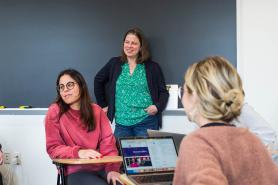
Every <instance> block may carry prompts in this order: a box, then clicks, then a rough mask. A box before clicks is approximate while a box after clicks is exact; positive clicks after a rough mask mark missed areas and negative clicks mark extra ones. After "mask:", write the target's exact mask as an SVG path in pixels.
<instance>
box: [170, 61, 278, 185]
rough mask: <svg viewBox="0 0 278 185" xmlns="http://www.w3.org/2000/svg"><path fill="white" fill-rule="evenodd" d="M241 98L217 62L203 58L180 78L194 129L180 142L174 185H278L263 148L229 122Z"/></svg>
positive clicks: (231, 72) (238, 86) (230, 73)
mask: <svg viewBox="0 0 278 185" xmlns="http://www.w3.org/2000/svg"><path fill="white" fill-rule="evenodd" d="M243 100H244V94H243V89H242V82H241V79H240V77H239V75H238V73H237V71H236V69H235V68H234V67H233V66H232V65H231V64H230V63H229V62H228V61H227V60H226V59H224V58H222V57H218V56H215V57H208V58H205V59H204V60H201V61H200V62H198V63H195V64H193V65H191V66H190V67H189V68H188V70H187V72H186V74H185V83H184V92H183V96H182V103H183V106H184V110H185V112H186V115H187V117H188V119H189V120H191V121H193V122H195V123H196V124H197V125H198V126H199V127H200V129H198V130H196V131H194V132H192V133H191V134H189V135H188V136H187V137H185V139H184V140H183V141H182V143H181V146H180V150H179V158H178V161H177V167H176V170H175V177H174V184H177V185H181V184H186V185H190V184H208V185H211V184H213V185H224V184H227V185H228V184H229V185H249V184H252V185H262V184H269V185H270V184H271V185H272V184H273V185H274V184H278V175H277V174H278V167H277V166H276V165H275V164H274V162H273V161H272V159H271V157H270V154H269V153H268V151H267V149H266V147H265V146H264V144H263V143H262V142H261V141H260V140H259V139H258V138H257V137H256V136H255V135H254V134H252V133H251V132H250V131H249V130H248V129H246V128H238V127H235V126H234V125H233V124H231V121H232V120H233V119H235V118H236V117H237V116H239V114H240V112H241V108H242V105H243Z"/></svg>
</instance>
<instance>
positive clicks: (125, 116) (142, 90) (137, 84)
mask: <svg viewBox="0 0 278 185" xmlns="http://www.w3.org/2000/svg"><path fill="white" fill-rule="evenodd" d="M115 99H116V102H115V108H116V110H115V119H116V120H115V121H116V123H118V124H121V125H124V126H131V125H134V124H136V123H138V122H140V121H142V120H143V119H144V118H146V117H147V116H148V114H147V112H146V111H144V109H146V108H147V107H148V106H150V105H152V99H151V95H150V92H149V88H148V84H147V78H146V71H145V66H144V64H137V65H136V68H135V69H134V71H133V74H132V75H130V72H129V65H128V64H127V63H125V64H124V65H122V72H121V75H120V76H119V78H118V80H117V82H116V97H115Z"/></svg>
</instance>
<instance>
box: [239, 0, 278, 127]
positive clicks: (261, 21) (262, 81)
mask: <svg viewBox="0 0 278 185" xmlns="http://www.w3.org/2000/svg"><path fill="white" fill-rule="evenodd" d="M277 10H278V1H277V0H238V1H237V33H238V43H237V47H238V61H237V62H238V70H239V73H240V75H241V76H242V78H243V84H244V89H245V92H246V100H247V102H249V103H250V104H251V105H252V106H253V107H254V108H255V109H256V111H257V112H259V113H260V114H261V115H262V116H263V117H264V118H265V119H266V120H267V121H268V122H269V123H270V124H271V125H272V127H273V128H274V129H275V130H276V131H278V113H277V110H278V83H277V81H276V79H278V71H277V69H278V24H277V22H278V11H277Z"/></svg>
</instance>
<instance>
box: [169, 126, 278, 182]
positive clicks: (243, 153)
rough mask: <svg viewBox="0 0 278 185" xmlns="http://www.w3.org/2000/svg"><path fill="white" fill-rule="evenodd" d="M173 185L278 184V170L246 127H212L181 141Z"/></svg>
mask: <svg viewBox="0 0 278 185" xmlns="http://www.w3.org/2000/svg"><path fill="white" fill-rule="evenodd" d="M174 184H175V185H183V184H186V185H192V184H194V185H205V184H207V185H228V184H229V185H278V167H277V166H276V165H275V164H274V163H273V162H272V159H271V157H270V154H269V153H268V151H267V150H266V148H265V146H264V145H263V144H262V143H261V141H260V140H259V139H258V138H257V137H256V136H255V135H253V134H252V133H250V132H249V131H248V130H247V129H245V128H236V127H229V126H212V127H205V128H201V129H198V130H197V131H195V132H193V133H192V134H190V135H189V136H187V137H185V139H184V140H183V142H182V144H181V147H180V150H179V159H178V162H177V167H176V171H175V177H174Z"/></svg>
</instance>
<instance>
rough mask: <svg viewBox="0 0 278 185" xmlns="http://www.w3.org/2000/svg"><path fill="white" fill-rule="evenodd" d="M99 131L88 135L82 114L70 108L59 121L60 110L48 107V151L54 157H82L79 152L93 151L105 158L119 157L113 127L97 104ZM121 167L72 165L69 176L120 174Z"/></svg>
mask: <svg viewBox="0 0 278 185" xmlns="http://www.w3.org/2000/svg"><path fill="white" fill-rule="evenodd" d="M92 108H93V113H94V118H95V124H96V129H95V130H94V131H91V132H87V129H86V128H85V127H84V126H83V124H82V123H81V121H80V111H77V110H73V109H70V110H69V111H68V112H67V113H65V114H63V115H62V117H61V118H60V120H59V119H58V114H59V107H58V105H57V104H53V105H51V106H50V107H49V109H48V112H47V115H46V118H45V132H46V149H47V152H48V154H49V156H50V157H51V158H52V159H54V158H79V156H78V151H79V150H80V149H93V150H96V151H98V152H99V153H101V154H102V155H103V156H109V155H110V156H116V155H118V150H117V148H116V144H115V143H116V140H115V138H114V135H113V133H112V129H111V127H110V122H109V120H108V118H107V116H106V115H105V113H104V112H103V111H102V109H101V108H100V107H99V106H98V105H96V104H93V105H92ZM119 167H120V165H119V164H107V165H105V166H104V165H99V164H98V165H97V164H93V165H69V166H68V167H67V171H66V173H67V174H71V173H74V172H77V171H81V170H82V171H83V170H86V171H88V170H89V171H99V170H105V171H106V172H109V171H112V170H113V171H119Z"/></svg>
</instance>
